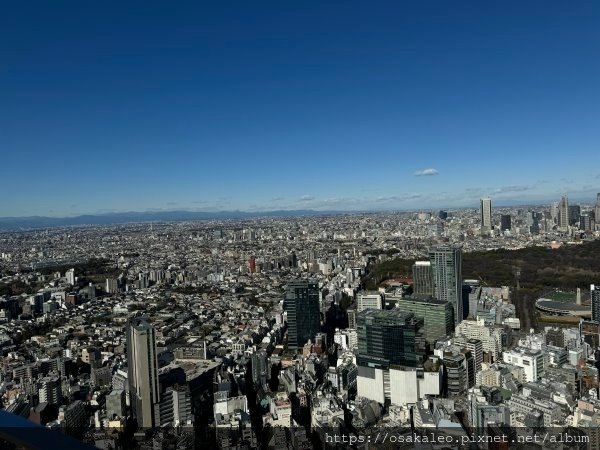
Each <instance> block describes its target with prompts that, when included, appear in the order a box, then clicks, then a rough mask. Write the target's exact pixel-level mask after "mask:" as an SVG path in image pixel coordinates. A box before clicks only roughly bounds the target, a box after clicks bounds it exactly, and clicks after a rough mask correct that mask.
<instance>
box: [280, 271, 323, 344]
mask: <svg viewBox="0 0 600 450" xmlns="http://www.w3.org/2000/svg"><path fill="white" fill-rule="evenodd" d="M283 308H284V310H285V312H286V313H287V326H288V347H289V348H292V349H300V348H302V347H304V344H306V343H307V342H308V340H309V339H314V338H315V334H317V333H318V332H319V331H320V330H321V313H320V310H319V284H318V283H317V282H316V281H315V280H295V281H290V282H289V283H288V284H287V286H286V287H285V299H284V301H283Z"/></svg>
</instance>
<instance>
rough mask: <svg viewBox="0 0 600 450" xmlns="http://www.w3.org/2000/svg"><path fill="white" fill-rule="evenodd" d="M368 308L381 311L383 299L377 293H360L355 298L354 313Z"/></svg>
mask: <svg viewBox="0 0 600 450" xmlns="http://www.w3.org/2000/svg"><path fill="white" fill-rule="evenodd" d="M368 308H371V309H383V298H382V295H381V294H380V293H379V292H371V293H361V294H358V295H357V296H356V312H361V311H363V310H365V309H368Z"/></svg>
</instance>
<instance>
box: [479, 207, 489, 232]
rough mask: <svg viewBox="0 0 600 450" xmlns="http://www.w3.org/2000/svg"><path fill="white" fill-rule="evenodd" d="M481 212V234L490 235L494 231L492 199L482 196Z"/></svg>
mask: <svg viewBox="0 0 600 450" xmlns="http://www.w3.org/2000/svg"><path fill="white" fill-rule="evenodd" d="M479 212H480V214H481V234H482V235H488V234H490V232H491V231H492V200H491V199H490V198H482V199H481V200H480V208H479Z"/></svg>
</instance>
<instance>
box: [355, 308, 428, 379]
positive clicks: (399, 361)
mask: <svg viewBox="0 0 600 450" xmlns="http://www.w3.org/2000/svg"><path fill="white" fill-rule="evenodd" d="M356 322H357V325H356V331H357V335H358V354H359V357H358V364H359V365H361V366H367V367H378V368H383V369H388V368H389V366H390V365H399V366H407V367H419V366H421V365H422V364H423V361H424V360H425V355H426V343H425V336H424V333H423V319H422V318H417V317H415V315H414V314H412V313H405V312H402V311H400V310H399V309H397V308H396V309H390V310H380V309H365V310H364V311H361V312H360V313H358V315H357V316H356Z"/></svg>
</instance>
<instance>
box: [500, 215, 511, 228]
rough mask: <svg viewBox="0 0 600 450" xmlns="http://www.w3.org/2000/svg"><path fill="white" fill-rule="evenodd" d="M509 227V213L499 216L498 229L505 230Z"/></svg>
mask: <svg viewBox="0 0 600 450" xmlns="http://www.w3.org/2000/svg"><path fill="white" fill-rule="evenodd" d="M510 229H511V218H510V214H502V215H501V216H500V230H501V231H507V230H510Z"/></svg>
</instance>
